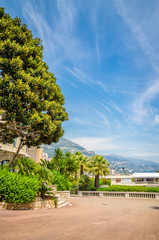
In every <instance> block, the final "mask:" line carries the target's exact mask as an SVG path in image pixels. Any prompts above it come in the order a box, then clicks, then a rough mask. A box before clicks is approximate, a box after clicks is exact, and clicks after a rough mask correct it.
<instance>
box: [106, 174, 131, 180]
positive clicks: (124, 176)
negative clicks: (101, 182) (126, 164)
mask: <svg viewBox="0 0 159 240" xmlns="http://www.w3.org/2000/svg"><path fill="white" fill-rule="evenodd" d="M106 178H112V179H113V178H132V175H107V176H106Z"/></svg>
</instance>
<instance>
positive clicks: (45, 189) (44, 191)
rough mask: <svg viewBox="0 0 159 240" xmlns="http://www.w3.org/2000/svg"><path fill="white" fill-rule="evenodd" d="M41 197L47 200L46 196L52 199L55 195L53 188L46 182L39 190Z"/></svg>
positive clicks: (42, 183)
mask: <svg viewBox="0 0 159 240" xmlns="http://www.w3.org/2000/svg"><path fill="white" fill-rule="evenodd" d="M39 195H40V196H41V197H42V198H45V196H46V195H47V196H48V197H50V196H51V195H54V192H53V189H52V187H50V186H48V185H46V184H45V183H44V182H41V186H40V188H39Z"/></svg>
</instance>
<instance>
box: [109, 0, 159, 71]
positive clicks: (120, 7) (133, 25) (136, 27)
mask: <svg viewBox="0 0 159 240" xmlns="http://www.w3.org/2000/svg"><path fill="white" fill-rule="evenodd" d="M113 1H114V4H115V7H116V9H117V11H118V13H119V14H120V15H121V17H122V18H123V20H124V22H125V23H126V24H127V26H128V27H129V28H130V30H131V31H132V34H133V35H134V37H135V39H136V40H137V41H138V43H139V45H140V47H141V49H142V51H143V52H144V54H145V55H146V56H148V57H149V60H150V64H151V66H152V67H153V69H154V70H155V71H156V72H158V73H159V67H158V64H156V60H157V63H158V61H159V56H158V55H157V54H156V52H155V50H154V49H153V47H152V46H151V44H150V42H149V40H148V37H147V36H146V34H145V33H144V31H143V29H142V27H141V25H140V24H139V23H137V22H136V21H135V19H133V18H131V17H130V15H129V12H128V9H127V7H126V4H124V2H123V1H122V0H113ZM125 3H126V2H125Z"/></svg>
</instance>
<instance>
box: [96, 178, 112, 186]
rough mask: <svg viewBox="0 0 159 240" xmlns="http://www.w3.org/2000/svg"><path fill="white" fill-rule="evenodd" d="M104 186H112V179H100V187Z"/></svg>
mask: <svg viewBox="0 0 159 240" xmlns="http://www.w3.org/2000/svg"><path fill="white" fill-rule="evenodd" d="M102 185H108V186H110V185H111V180H110V179H106V178H101V179H99V186H102Z"/></svg>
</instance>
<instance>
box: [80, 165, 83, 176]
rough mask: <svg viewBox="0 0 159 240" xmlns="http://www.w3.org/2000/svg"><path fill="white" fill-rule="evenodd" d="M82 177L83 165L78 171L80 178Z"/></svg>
mask: <svg viewBox="0 0 159 240" xmlns="http://www.w3.org/2000/svg"><path fill="white" fill-rule="evenodd" d="M82 175H83V165H81V169H80V176H82Z"/></svg>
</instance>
